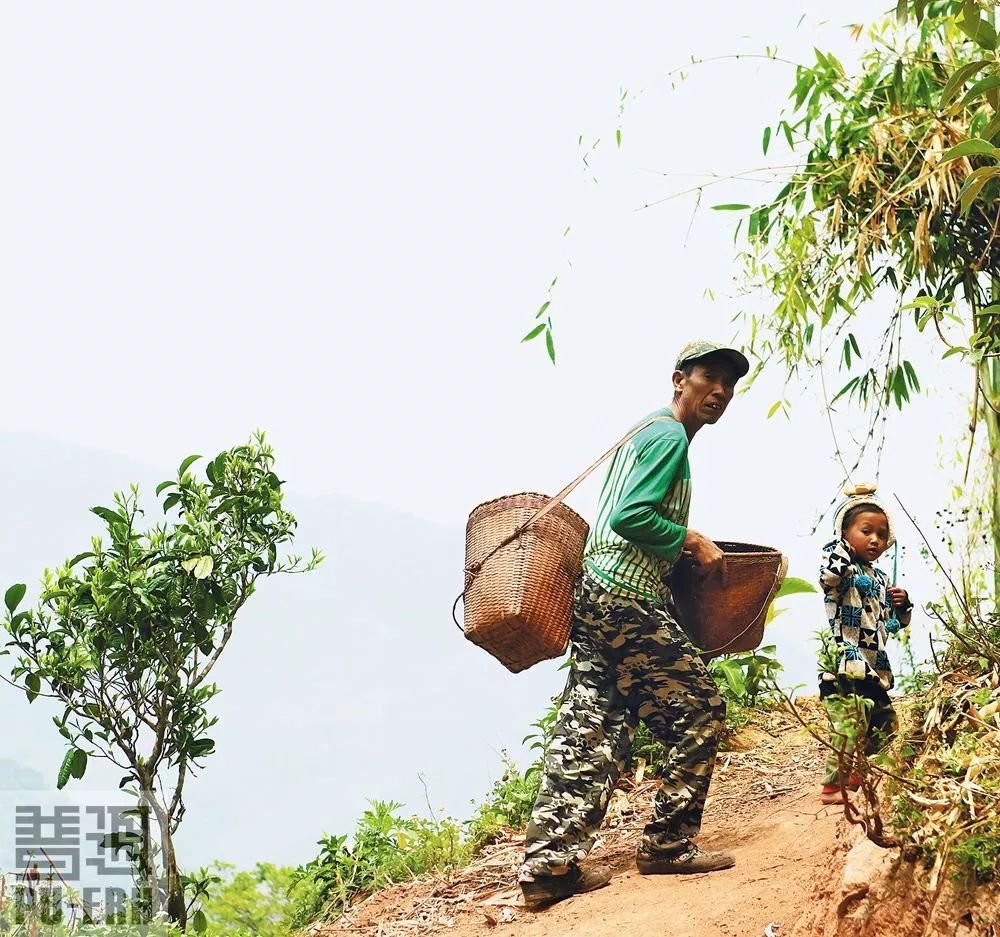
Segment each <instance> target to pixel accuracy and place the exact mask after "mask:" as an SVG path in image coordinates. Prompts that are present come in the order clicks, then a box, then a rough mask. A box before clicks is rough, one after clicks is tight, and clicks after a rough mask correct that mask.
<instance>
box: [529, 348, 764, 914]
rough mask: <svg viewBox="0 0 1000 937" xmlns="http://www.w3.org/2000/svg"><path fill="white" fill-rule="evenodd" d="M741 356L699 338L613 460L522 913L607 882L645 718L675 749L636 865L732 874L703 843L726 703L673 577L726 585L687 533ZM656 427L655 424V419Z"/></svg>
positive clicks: (532, 841) (538, 812) (578, 598)
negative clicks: (607, 848) (675, 609)
mask: <svg viewBox="0 0 1000 937" xmlns="http://www.w3.org/2000/svg"><path fill="white" fill-rule="evenodd" d="M749 369H750V365H749V363H748V361H747V359H746V358H745V357H744V356H743V355H742V354H741V353H740V352H738V351H736V350H735V349H733V348H727V347H725V346H723V345H717V344H714V343H711V342H695V343H692V344H690V345H688V346H687V347H686V348H684V349H683V350H682V351H681V353H680V355H679V356H678V358H677V365H676V370H675V371H674V374H673V385H674V398H673V401H672V403H671V405H670V406H669V407H665V408H663V409H662V410H659V411H657V412H656V413H655V414H652V415H651V416H652V417H658V419H656V420H655V421H654V422H652V423H650V424H649V425H648V426H647V427H646V428H645V429H643V430H642V431H641V432H639V433H638V434H637V435H636V436H634V437H633V438H632V440H631V441H630V442H628V443H626V444H625V445H624V446H622V447H621V448H620V449H619V450H618V452H617V453H616V454H615V456H614V459H613V461H612V463H611V467H610V468H609V469H608V474H607V477H606V478H605V481H604V486H603V488H602V490H601V496H600V504H599V508H598V515H597V521H596V523H595V524H594V525H593V528H592V529H591V531H590V536H589V538H588V540H587V545H586V549H585V552H584V561H583V575H582V578H581V581H580V583H579V585H578V587H577V590H576V595H575V599H574V609H573V615H574V618H573V631H572V639H571V640H572V646H573V654H572V663H571V668H570V673H569V678H568V680H567V683H566V689H565V691H564V692H563V696H562V701H561V703H560V707H559V714H558V719H557V723H556V728H555V731H554V735H553V738H552V741H551V743H550V744H549V748H548V751H547V754H546V758H545V768H544V776H543V778H542V783H541V788H540V790H539V793H538V799H537V800H536V802H535V806H534V809H533V811H532V816H531V821H530V822H529V824H528V829H527V835H526V840H525V861H524V865H523V866H522V867H521V871H520V875H519V880H520V884H521V890H522V892H523V894H524V900H525V904H526V905H527V906H528V907H529V908H532V909H538V908H542V907H544V906H546V905H548V904H550V903H551V902H553V901H558V900H560V899H562V898H568V897H570V896H571V895H575V894H579V893H581V892H584V891H591V890H593V889H594V888H599V887H601V886H602V885H606V884H607V883H608V882H609V881H610V879H611V870H610V869H609V868H607V867H600V866H587V867H584V866H582V865H581V860H583V859H584V858H585V857H586V855H587V854H588V853H589V852H590V849H591V847H592V846H593V844H594V840H595V838H596V836H597V831H598V829H599V828H600V825H601V821H602V820H603V819H604V814H605V813H606V811H607V808H608V803H609V800H610V797H611V793H612V791H613V790H614V788H615V785H616V783H617V781H618V778H619V776H620V775H621V772H622V770H623V768H624V765H625V762H626V759H627V758H628V755H629V752H630V749H631V745H632V739H633V736H634V734H635V730H636V726H637V725H638V723H639V720H640V719H641V720H642V721H643V722H645V723H646V725H647V726H648V727H649V729H650V731H651V732H652V734H653V735H654V736H655V737H656V738H657V739H659V740H660V741H661V742H662V743H663V745H664V747H665V749H666V751H667V760H666V764H665V765H664V769H663V776H662V780H661V784H660V788H659V790H658V791H657V794H656V798H655V800H654V802H653V816H652V819H651V821H650V822H649V823H648V824H647V825H646V827H645V829H644V831H643V836H642V840H641V842H640V845H639V850H638V855H637V857H636V864H637V866H638V869H639V871H640V872H641V873H643V874H646V875H649V874H676V873H692V872H712V871H715V870H717V869H727V868H730V867H731V866H732V865H733V864H734V862H735V859H734V858H733V857H732V856H731V855H728V854H726V853H709V852H703V851H702V850H701V849H699V848H698V847H697V846H696V845H695V844H694V843H693V842H692V840H693V838H694V837H695V836H696V835H697V833H698V831H699V828H700V827H701V815H702V810H703V809H704V806H705V796H706V794H707V792H708V786H709V782H710V781H711V778H712V769H713V768H714V765H715V755H716V751H717V749H718V742H719V736H720V733H721V732H722V728H723V723H724V721H725V714H726V707H725V703H724V702H723V700H722V697H721V696H720V695H719V692H718V689H717V688H716V685H715V682H714V680H713V679H712V677H711V675H710V674H709V672H708V670H707V668H706V667H705V664H704V663H703V661H702V660H701V658H700V657H699V656H698V652H697V651H696V650H695V648H694V647H693V646H692V644H691V643H690V641H689V640H688V638H687V637H686V635H685V634H684V632H683V631H682V630H681V628H680V626H679V625H678V624H677V622H676V620H675V618H674V615H673V614H672V602H671V596H670V590H669V586H668V581H667V580H668V577H669V575H670V572H671V570H672V569H673V566H674V564H675V563H676V561H677V559H678V557H679V556H680V554H681V552H682V551H686V552H689V553H690V554H691V556H692V558H693V559H694V560H695V562H696V563H698V564H699V566H700V567H701V571H702V573H703V574H704V575H721V576H723V577H724V576H725V573H726V570H725V556H724V554H723V553H722V551H721V550H720V549H719V548H718V547H717V546H716V545H715V544H714V543H713V542H712V541H711V540H709V539H708V538H707V537H704V536H702V535H701V534H699V533H698V532H697V531H694V530H691V529H690V528H688V526H687V520H688V508H689V505H690V498H691V473H690V469H689V466H688V459H687V450H688V445H689V443H690V441H691V440H692V439H693V438H694V435H695V433H697V432H698V430H700V429H701V428H702V427H703V426H706V425H709V424H714V423H716V422H718V420H719V419H720V418H721V417H722V415H723V413H725V411H726V408H727V407H728V405H729V402H730V401H731V400H732V397H733V392H734V389H735V386H736V382H737V380H739V378H741V377H743V376H744V375H745V374H746V373H747V371H749ZM647 419H648V418H647Z"/></svg>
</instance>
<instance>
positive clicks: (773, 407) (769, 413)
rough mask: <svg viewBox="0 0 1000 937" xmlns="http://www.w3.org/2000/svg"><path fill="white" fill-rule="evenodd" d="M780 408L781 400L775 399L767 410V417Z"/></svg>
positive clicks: (769, 417)
mask: <svg viewBox="0 0 1000 937" xmlns="http://www.w3.org/2000/svg"><path fill="white" fill-rule="evenodd" d="M780 409H781V401H780V400H776V401H775V402H774V403H773V404H771V409H770V410H768V411H767V418H768V419H771V417H772V416H774V414H775V413H777V412H778V411H779V410H780Z"/></svg>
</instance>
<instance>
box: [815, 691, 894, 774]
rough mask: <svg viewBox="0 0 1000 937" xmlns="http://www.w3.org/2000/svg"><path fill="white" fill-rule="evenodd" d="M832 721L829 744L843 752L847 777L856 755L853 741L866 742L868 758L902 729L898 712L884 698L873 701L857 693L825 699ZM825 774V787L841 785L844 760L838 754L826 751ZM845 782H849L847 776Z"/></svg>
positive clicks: (825, 706) (824, 702)
mask: <svg viewBox="0 0 1000 937" xmlns="http://www.w3.org/2000/svg"><path fill="white" fill-rule="evenodd" d="M823 706H824V708H825V709H826V712H827V715H828V716H829V719H830V744H831V745H833V746H834V747H835V748H837V749H842V750H843V753H844V758H843V763H844V772H845V774H850V766H851V763H852V761H853V760H854V759H853V755H854V744H853V741H854V739H860V740H862V742H863V746H864V753H865V755H866V756H867V757H869V758H870V757H871V756H872V755H877V754H878V753H879V752H880V751H882V749H883V748H885V746H886V745H887V744H888V743H889V741H890V740H891V738H892V736H893V735H895V734H896V730H897V729H898V728H899V720H898V719H897V718H896V710H895V709H893V708H892V703H890V702H889V701H888V696H886V697H885V699H884V700H883V699H871V698H865V697H863V696H857V695H854V694H849V695H844V696H827V697H826V698H825V699H824V700H823ZM827 753H828V754H827V759H826V774H825V775H824V777H823V783H824V784H839V783H840V764H841V759H840V756H839V754H838V752H836V751H830V750H829V749H827ZM843 780H844V783H845V784H846V783H847V782H848V780H849V778H848V777H844V779H843Z"/></svg>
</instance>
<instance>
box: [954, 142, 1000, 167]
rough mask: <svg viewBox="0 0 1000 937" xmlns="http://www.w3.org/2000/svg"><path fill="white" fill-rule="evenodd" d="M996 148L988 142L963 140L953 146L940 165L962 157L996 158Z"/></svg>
mask: <svg viewBox="0 0 1000 937" xmlns="http://www.w3.org/2000/svg"><path fill="white" fill-rule="evenodd" d="M996 155H997V148H996V147H995V146H994V145H993V144H992V143H990V142H989V141H988V140H963V141H962V142H961V143H959V144H958V145H957V146H953V147H952V148H951V149H950V150H948V152H947V153H945V154H944V156H942V157H941V162H942V163H947V162H949V161H950V160H953V159H959V158H960V157H962V156H996Z"/></svg>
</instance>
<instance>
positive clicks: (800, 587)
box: [775, 576, 818, 599]
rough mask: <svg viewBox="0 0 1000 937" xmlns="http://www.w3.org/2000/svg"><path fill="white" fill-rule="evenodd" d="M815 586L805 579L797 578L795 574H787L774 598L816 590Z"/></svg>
mask: <svg viewBox="0 0 1000 937" xmlns="http://www.w3.org/2000/svg"><path fill="white" fill-rule="evenodd" d="M817 591H818V590H817V589H816V587H815V586H814V585H813V584H812V583H811V582H807V581H806V580H805V579H797V578H796V577H795V576H788V577H786V578H785V581H784V582H783V583H782V584H781V588H780V589H779V590H778V594H777V595H776V596H775V598H778V599H780V598H784V597H785V596H786V595H798V594H799V593H800V592H817Z"/></svg>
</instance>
